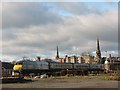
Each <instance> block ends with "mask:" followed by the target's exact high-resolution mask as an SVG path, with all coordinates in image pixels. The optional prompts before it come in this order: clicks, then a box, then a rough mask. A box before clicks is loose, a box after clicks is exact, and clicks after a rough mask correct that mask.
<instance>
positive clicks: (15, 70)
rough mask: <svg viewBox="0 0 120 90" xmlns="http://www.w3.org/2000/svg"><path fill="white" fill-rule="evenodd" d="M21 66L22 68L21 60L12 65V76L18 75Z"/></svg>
mask: <svg viewBox="0 0 120 90" xmlns="http://www.w3.org/2000/svg"><path fill="white" fill-rule="evenodd" d="M22 68H23V65H22V62H17V63H16V64H15V65H14V67H13V70H14V73H13V76H20V74H21V71H22Z"/></svg>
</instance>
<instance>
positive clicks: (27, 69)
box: [13, 60, 104, 75]
mask: <svg viewBox="0 0 120 90" xmlns="http://www.w3.org/2000/svg"><path fill="white" fill-rule="evenodd" d="M13 70H14V72H17V73H20V74H22V75H30V74H35V75H38V74H39V75H41V74H44V73H46V74H53V73H55V72H61V71H69V70H74V71H82V72H85V73H86V72H87V73H89V72H96V71H97V72H103V71H104V65H103V64H85V63H60V62H47V61H31V60H22V61H19V62H17V63H16V64H15V65H14V67H13Z"/></svg>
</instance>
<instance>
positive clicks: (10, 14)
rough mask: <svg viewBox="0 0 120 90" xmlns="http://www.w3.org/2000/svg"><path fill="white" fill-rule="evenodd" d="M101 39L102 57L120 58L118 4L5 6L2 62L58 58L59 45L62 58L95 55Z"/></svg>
mask: <svg viewBox="0 0 120 90" xmlns="http://www.w3.org/2000/svg"><path fill="white" fill-rule="evenodd" d="M97 37H99V39H100V49H101V53H102V56H105V51H108V53H111V54H112V56H117V52H118V3H117V2H114V3H113V2H111V3H110V2H96V3H95V2H74V3H73V2H72V3H71V2H59V3H57V2H56V3H53V2H26V3H25V2H16V3H15V2H12V3H8V2H5V3H2V44H0V45H2V56H1V57H2V58H1V59H2V61H12V60H17V59H20V58H22V57H23V56H27V57H31V58H34V57H36V56H41V57H42V58H52V59H55V56H56V46H57V45H58V46H59V51H60V57H64V56H65V55H66V54H68V55H80V54H81V53H82V52H91V53H92V54H93V55H95V51H96V39H97Z"/></svg>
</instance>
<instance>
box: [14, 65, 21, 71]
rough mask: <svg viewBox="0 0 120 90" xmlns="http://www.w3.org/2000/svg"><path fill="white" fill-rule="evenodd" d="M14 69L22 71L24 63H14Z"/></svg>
mask: <svg viewBox="0 0 120 90" xmlns="http://www.w3.org/2000/svg"><path fill="white" fill-rule="evenodd" d="M13 70H14V71H20V70H22V65H14V67H13Z"/></svg>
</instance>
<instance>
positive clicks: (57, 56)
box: [56, 45, 59, 59]
mask: <svg viewBox="0 0 120 90" xmlns="http://www.w3.org/2000/svg"><path fill="white" fill-rule="evenodd" d="M56 59H59V51H58V45H57V55H56Z"/></svg>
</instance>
